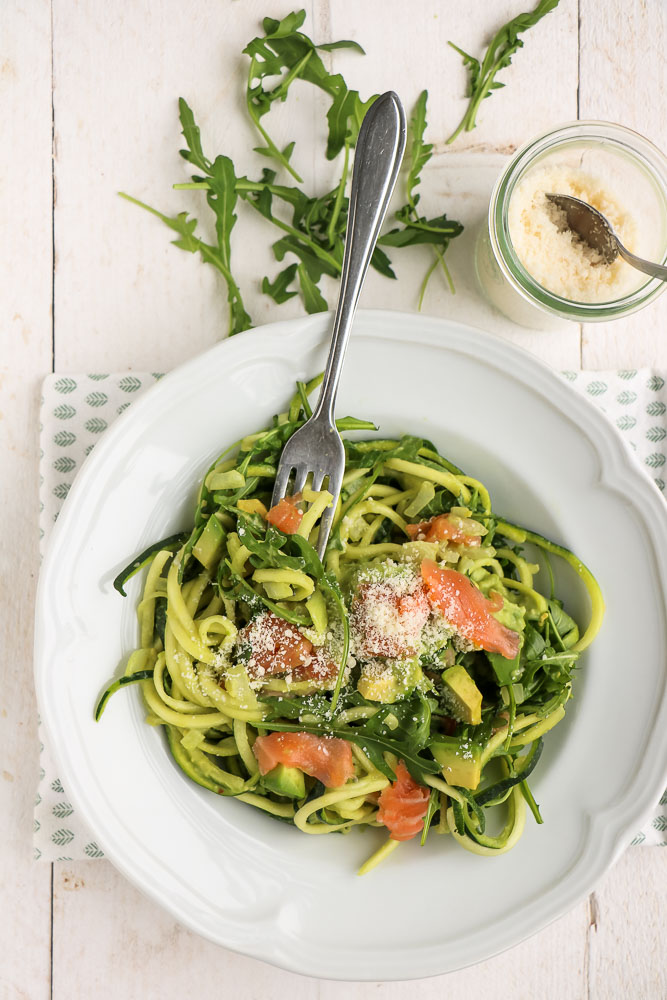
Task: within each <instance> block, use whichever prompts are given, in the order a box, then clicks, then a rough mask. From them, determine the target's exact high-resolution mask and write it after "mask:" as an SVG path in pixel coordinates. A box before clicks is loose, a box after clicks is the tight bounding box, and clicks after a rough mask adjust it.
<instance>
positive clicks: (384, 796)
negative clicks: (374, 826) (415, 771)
mask: <svg viewBox="0 0 667 1000" xmlns="http://www.w3.org/2000/svg"><path fill="white" fill-rule="evenodd" d="M395 770H396V781H394V782H392V784H391V785H388V786H387V788H383V789H382V791H381V792H380V797H379V799H378V811H377V819H378V822H380V823H384V825H385V826H386V827H387V829H388V830H389V837H390V839H391V840H412V838H413V837H416V836H417V834H418V833H419V832H420V831H421V830H422V829H423V826H424V816H425V815H426V813H427V811H428V800H429V797H430V794H431V792H430V790H429V789H428V788H424V786H423V785H418V784H417V782H416V781H415V780H414V778H413V777H412V775H411V774H410V772H409V771H408V769H407V767H406V766H405V764H404V763H403V761H402V760H401V761H399V762H398V764H397V765H396V768H395Z"/></svg>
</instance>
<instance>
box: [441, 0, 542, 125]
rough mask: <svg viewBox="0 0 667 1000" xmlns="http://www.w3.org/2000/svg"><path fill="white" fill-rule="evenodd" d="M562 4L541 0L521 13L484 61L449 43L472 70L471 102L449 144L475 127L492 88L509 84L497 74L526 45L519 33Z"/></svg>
mask: <svg viewBox="0 0 667 1000" xmlns="http://www.w3.org/2000/svg"><path fill="white" fill-rule="evenodd" d="M558 3H559V0H539V3H538V4H537V6H536V7H535V9H534V10H532V11H526V12H525V13H524V14H518V15H517V17H513V18H512V20H511V21H508V22H507V24H504V25H503V26H502V28H500V29H499V30H498V31H497V32H496V34H495V35H494V36H493V38H492V39H491V43H490V44H489V47H488V48H487V50H486V53H485V54H484V58H483V60H482V63H481V64H480V62H479V60H478V59H475V57H474V56H471V55H470V54H469V53H467V52H464V51H463V49H460V48H459V47H458V46H457V45H454V44H453V42H449V45H451V47H452V48H453V49H455V51H456V52H458V53H459V55H461V57H462V58H463V64H464V66H466V68H467V69H468V87H467V91H466V97H469V98H470V103H469V104H468V108H467V109H466V113H465V114H464V116H463V118H462V119H461V121H460V123H459V125H458V126H457V128H456V129H455V130H454V131H453V132H452V134H451V135H450V137H449V139H447V142H448V143H452V142H454V140H455V139H456V138H457V136H459V135H460V134H461V132H463V131H464V130H465V131H466V132H471V131H472V130H473V129H474V127H475V125H476V123H477V122H476V119H477V112H478V111H479V106H480V104H481V103H482V101H483V100H484V98H485V97H490V96H491V91H493V90H497V89H498V88H500V87H504V86H505V84H504V83H499V82H497V81H496V73H498V72H499V70H501V69H505V67H506V66H509V65H510V63H511V62H512V56H513V55H514V53H515V52H518V50H519V49H520V48H523V41H522V40H521V39H520V38H519V35H520V34H521V33H522V32H524V31H528V29H529V28H532V27H534V26H535V25H536V24H537V23H538V21H541V20H542V18H543V17H545V15H546V14H549V13H550V12H551V11H552V10H554V9H555V8H556V7H557V6H558Z"/></svg>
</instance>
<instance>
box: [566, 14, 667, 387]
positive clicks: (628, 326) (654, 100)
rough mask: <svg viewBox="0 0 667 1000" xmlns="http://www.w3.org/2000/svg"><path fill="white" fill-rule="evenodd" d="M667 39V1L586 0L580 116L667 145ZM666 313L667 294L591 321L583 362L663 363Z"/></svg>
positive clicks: (633, 365)
mask: <svg viewBox="0 0 667 1000" xmlns="http://www.w3.org/2000/svg"><path fill="white" fill-rule="evenodd" d="M666 44H667V6H666V5H665V4H661V3H657V4H656V3H648V4H647V3H645V2H644V0H628V2H627V3H626V2H623V3H620V2H614V3H606V4H600V3H597V2H596V0H581V83H580V108H579V113H580V117H581V118H597V119H601V120H602V121H613V122H619V123H620V124H621V125H626V126H627V127H628V128H631V129H634V130H635V131H637V132H639V133H641V134H642V135H644V136H646V137H647V138H648V139H650V140H651V141H652V142H653V143H654V144H655V145H656V146H658V148H659V149H662V150H663V151H664V150H665V149H667V87H666V86H665V85H666V83H667V76H666V72H665V45H666ZM629 207H631V206H629ZM663 226H664V227H665V228H667V220H665V222H664V223H663ZM666 321H667V300H666V299H665V297H664V295H663V296H662V298H660V299H658V301H657V302H654V303H652V304H651V305H650V306H647V307H646V308H645V309H643V310H642V311H641V312H639V313H635V314H634V315H633V316H628V317H627V318H625V319H620V320H616V321H614V322H612V323H596V324H588V325H587V326H586V327H584V334H583V340H582V363H583V367H584V368H597V369H601V368H637V367H639V366H640V365H650V366H654V367H663V368H664V367H665V366H667V340H666V339H665V335H664V330H665V323H666Z"/></svg>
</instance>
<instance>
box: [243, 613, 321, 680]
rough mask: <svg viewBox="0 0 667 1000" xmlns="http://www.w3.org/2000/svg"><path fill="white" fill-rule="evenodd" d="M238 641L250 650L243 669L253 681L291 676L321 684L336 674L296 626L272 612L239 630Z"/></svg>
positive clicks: (319, 651)
mask: <svg viewBox="0 0 667 1000" xmlns="http://www.w3.org/2000/svg"><path fill="white" fill-rule="evenodd" d="M239 641H240V642H241V643H247V644H248V645H249V646H250V657H249V659H248V661H247V663H246V667H247V670H248V674H249V675H250V677H252V678H254V679H257V678H259V677H275V676H280V675H284V674H291V675H292V677H293V679H294V680H297V681H303V680H322V679H323V678H330V677H335V676H336V674H337V672H338V667H337V666H336V664H335V663H333V662H332V661H331V659H330V658H329V657H327V656H326V653H325V651H324V649H323V648H322V647H320V648H319V649H315V647H314V646H313V644H312V642H311V641H310V639H307V638H306V636H305V635H304V634H303V632H301V630H300V629H299V628H298V626H296V625H292V623H291V622H288V621H285V619H284V618H279V617H278V615H274V614H273V612H271V611H265V612H263V613H262V614H261V615H258V616H257V617H256V618H253V620H252V621H251V622H249V623H248V624H247V625H246V626H245V627H244V628H242V629H241V631H240V632H239Z"/></svg>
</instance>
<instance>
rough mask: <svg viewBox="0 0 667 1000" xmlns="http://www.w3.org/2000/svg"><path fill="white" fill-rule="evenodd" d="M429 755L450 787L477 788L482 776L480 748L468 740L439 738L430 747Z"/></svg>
mask: <svg viewBox="0 0 667 1000" xmlns="http://www.w3.org/2000/svg"><path fill="white" fill-rule="evenodd" d="M431 753H432V754H433V756H434V757H435V759H436V760H437V762H438V764H440V766H441V767H442V775H443V777H444V779H445V781H447V782H448V783H449V784H450V785H458V786H459V787H460V788H471V789H473V788H477V786H478V785H479V782H480V779H481V776H482V763H481V757H482V748H481V747H480V746H479V744H477V743H472V742H471V741H470V740H464V741H463V742H461V741H459V740H457V739H454V737H447V736H441V737H440V738H439V739H438V742H437V743H433V744H432V745H431Z"/></svg>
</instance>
